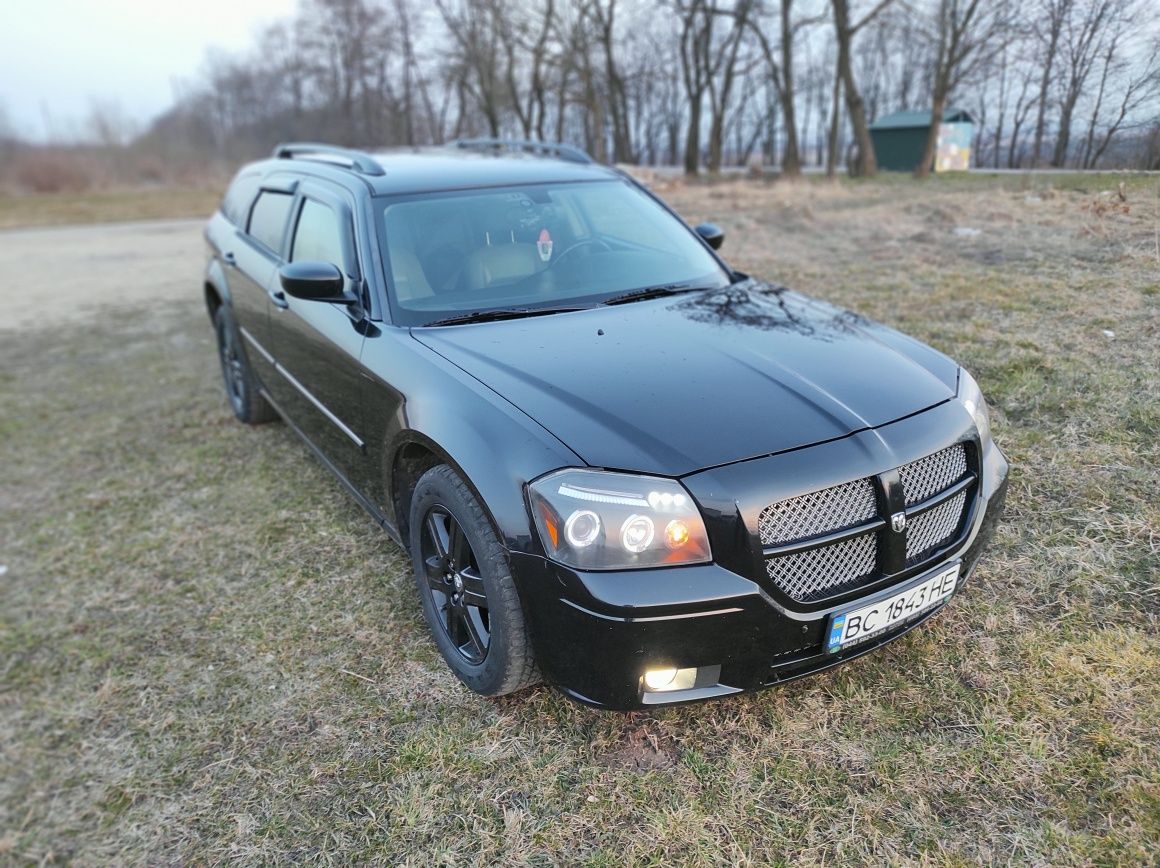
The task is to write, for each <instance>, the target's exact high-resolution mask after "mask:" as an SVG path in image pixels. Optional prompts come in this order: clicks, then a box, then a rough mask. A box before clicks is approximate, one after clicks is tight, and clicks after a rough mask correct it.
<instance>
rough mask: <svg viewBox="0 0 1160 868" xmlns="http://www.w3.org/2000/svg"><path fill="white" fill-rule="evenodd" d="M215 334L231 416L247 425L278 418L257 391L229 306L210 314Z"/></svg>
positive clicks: (254, 378) (220, 307)
mask: <svg viewBox="0 0 1160 868" xmlns="http://www.w3.org/2000/svg"><path fill="white" fill-rule="evenodd" d="M213 327H214V331H215V332H216V333H217V344H218V359H219V360H220V361H221V366H222V381H223V382H224V383H225V387H226V398H227V399H228V400H229V402H230V409H231V410H233V411H234V415H235V416H237V417H238V419H240V420H241V421H243V422H245V423H246V424H248V425H260V424H261V423H263V422H272V421H273V420H274V419H276V418H278V414H277V413H275V412H274V408H273V407H271V406H270V404H269V402H268V401H267V400H266V399H265V398H263V397H262V395H261V393H260V392H259V391H258V383H257V378H256V377H255V376H254V372H253V371H252V370H251V369H250V363H249V361H248V360H247V359H246V353H245V349H244V348H243V347H242V338H241V335H240V334H239V333H238V329H237V326H236V325H235V324H234V320H233V317H232V316H231V315H230V312H229V309H228V308H227V307H226V306H225V305H224V304H223V305H219V306H218V309H217V310H215V311H214V314H213Z"/></svg>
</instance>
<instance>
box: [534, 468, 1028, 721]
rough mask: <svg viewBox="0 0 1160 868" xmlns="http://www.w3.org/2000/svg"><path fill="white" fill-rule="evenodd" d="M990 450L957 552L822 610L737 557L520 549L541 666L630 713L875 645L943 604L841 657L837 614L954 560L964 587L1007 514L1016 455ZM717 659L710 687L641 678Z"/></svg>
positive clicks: (776, 679)
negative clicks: (833, 639) (684, 559)
mask: <svg viewBox="0 0 1160 868" xmlns="http://www.w3.org/2000/svg"><path fill="white" fill-rule="evenodd" d="M924 448H925V447H924ZM986 453H987V454H986V456H985V460H984V467H983V473H982V478H981V480H980V489H979V497H978V501H977V505H976V508H975V510H974V512H973V514H972V516H971V519H970V526H969V528H968V529H967V532H966V533H965V534H964V535H963V536H962V537H961V540H960V542H959V543H958V544H957V545H955V546H954V548H953V549H951V550H948V551H943V552H941V553H940V554H939V555H938V557H937V560H935V561H931V562H926V563H923V564H921V565H918V566H916V567H915V569H913V570H910V571H908V572H907V573H906V574H904V575H901V576H899V577H897V581H894V582H892V583H891V585H890V586H889V587H885V588H882V587H879V588H875V589H874V591H873V593H867V594H866V595H865V596H864V597H857V596H856V594H855V596H854V598H853V599H851V598H848V597H847V598H842V599H840V600H837V601H836V602H834V603H833V604H831V605H828V606H824V607H822V606H817V605H812V606H803V605H794V604H792V603H791V602H788V601H786V600H785V599H781V598H779V597H778V595H777V594H776V593H771V592H770V589H769V588H767V587H764V586H763V585H762V584H761V583H759V582H757V581H754V580H752V579H751V578H748V577H747V576H746V575H743V574H742V572H746V573H748V574H749V575H752V574H753V573H752V570H742V571H738V570H736V569H730V568H729V565H727V564H729V559H728V558H722V557H720V556H718V558H717V561H716V562H714V563H712V564H705V565H698V566H688V567H676V568H671V569H653V570H638V571H626V572H582V571H577V570H573V569H570V568H568V567H565V566H562V565H560V564H557V563H555V562H552V561H549V560H547V559H545V558H543V557H539V556H536V555H530V554H523V553H515V552H513V553H512V555H511V561H512V572H513V576H514V577H515V578H516V581H517V584H518V585H519V587H520V591H521V596H522V598H523V600H524V608H525V613H526V616H527V622H528V626H529V629H530V631H531V635H532V640H533V643H534V645H535V649H536V655H537V660H538V662H539V665H540V668H541V671H542V672H543V674H544V676H545V677H546V678H547V679H548V681H550V682H551V683H553V684H554V685H556V686H557V687H558V688H559V689H560V690H562V691H563V692H564V693H565V694H567V695H568V696H570V697H572V698H573V699H576V700H579V701H580V702H583V703H586V704H588V705H592V706H596V707H600V708H607V709H633V708H640V707H643V706H652V705H665V704H671V703H675V702H688V701H697V700H702V699H709V698H713V697H717V696H725V695H729V694H732V693H738V692H741V691H746V690H755V689H760V688H763V687H770V686H773V685H775V684H780V683H783V682H785V681H790V680H792V679H795V678H800V677H802V676H805V675H810V674H813V673H815V672H821V671H823V670H825V669H829V668H832V667H834V666H836V665H838V664H841V663H844V662H846V661H848V660H851V659H853V658H855V657H858V656H861V655H862V654H865V653H867V652H869V651H872V650H874V649H875V648H877V647H880V646H881V645H883V644H885V643H886V642H889V641H891V640H893V639H895V638H897V637H898V636H901V635H902V634H903V633H905V632H907V631H909V630H911V629H913V628H914V627H916V626H918V625H919V624H921V623H922V622H924V621H926V620H927V619H928V618H930V617H932V616H933V615H934V614H935V613H937V612H938V611H939V610H940V609H941V607H942V605H945V603H943V604H941V605H940V606H939V607H937V608H935V609H933V610H929V611H927V612H922V613H919V614H918V615H916V616H915V617H914V618H912V619H909V620H907V621H904V622H902V623H901V624H899V625H897V626H895V627H894V628H892V629H891V630H890V631H889V632H887V633H885V634H883V635H881V636H880V637H877V638H875V639H874V640H872V641H870V642H868V643H867V644H865V645H859V646H856V647H854V648H852V649H849V650H848V651H844V652H838V653H835V654H829V653H826V651H825V647H824V641H825V638H826V631H827V628H828V625H829V620H830V616H831V615H832V614H833V613H834V612H836V611H848V610H850V609H852V608H855V607H856V606H857V605H859V604H860V603H862V602H866V603H869V602H874V601H876V600H877V599H880V598H884V597H888V596H890V595H891V594H893V593H896V592H897V591H898V590H899V589H901V588H903V587H905V586H907V585H909V584H912V583H914V582H915V580H916V579H917V578H918V577H919V576H922V575H925V574H927V573H929V572H930V571H931V570H934V569H936V568H937V567H938V566H939V565H941V564H946V563H950V562H953V561H955V560H961V562H962V567H961V573H960V579H959V583H958V587H957V588H956V590H955V594H957V593H958V591H959V590H960V589H961V588H962V587H963V585H964V584H965V582H966V581H967V579H968V578H969V577H970V575H971V573H972V572H973V570H974V568H975V566H976V564H977V563H978V560H979V556H980V554H981V552H982V550H983V549H984V548H985V546H986V545H987V543H988V542H989V540H990V538H991V536H992V534H993V533H994V530H995V526H996V525H997V523H998V521H999V519H1000V517H1001V515H1002V512H1003V504H1004V499H1005V497H1006V491H1007V462H1006V460H1005V459H1004V458H1003V456H1002V454H1001V453H1000V452H999V450H998V448H997V447H994V446H993V445H991V446H989V448H988V449H987V450H986ZM715 545H716V543H715ZM723 561H724V563H723ZM952 597H953V595H952ZM714 666H720V675H719V677H718V678H717V679H716V683H713V684H703V683H701V682H698V686H696V687H693V688H689V689H687V690H682V691H674V692H667V693H666V692H660V693H652V692H649V691H647V690H645V688H644V685H643V680H642V676H643V674H644V672H645V671H646V670H647V669H654V668H662V667H670V668H678V669H681V668H686V667H714Z"/></svg>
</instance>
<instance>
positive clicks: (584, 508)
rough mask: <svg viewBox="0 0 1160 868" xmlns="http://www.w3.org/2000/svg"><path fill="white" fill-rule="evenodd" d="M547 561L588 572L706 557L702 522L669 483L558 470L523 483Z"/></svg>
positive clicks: (705, 559)
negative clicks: (548, 559)
mask: <svg viewBox="0 0 1160 868" xmlns="http://www.w3.org/2000/svg"><path fill="white" fill-rule="evenodd" d="M528 496H529V500H530V501H531V506H532V515H533V517H534V518H535V522H536V529H537V530H538V531H539V534H540V540H541V542H542V543H543V544H544V549H545V550H546V551H547V553H548V556H549V557H551V558H552V559H553V560H556V561H559V562H560V563H563V564H567V565H568V566H572V567H577V568H580V569H588V570H618V569H633V568H636V567H659V566H676V565H679V564H700V563H707V562H708V561H710V560H712V553H711V552H710V549H709V537H708V535H707V534H706V532H705V522H704V521H703V520H702V519H701V513H700V512H699V511H698V509H697V507H696V505H695V504H694V503H693V498H692V497H690V496H689V493H688V492H687V491H685V489H684V487H683V486H682V485H681V484H680V483H679V482H677V481H676V480H675V479H663V478H661V477H656V476H636V475H634V474H629V473H611V472H607V471H603V470H560V471H557V472H555V473H550V474H548V475H547V476H544V477H541V478H540V479H538V480H536V481H535V482H533V483H532V484H531V485H529V486H528Z"/></svg>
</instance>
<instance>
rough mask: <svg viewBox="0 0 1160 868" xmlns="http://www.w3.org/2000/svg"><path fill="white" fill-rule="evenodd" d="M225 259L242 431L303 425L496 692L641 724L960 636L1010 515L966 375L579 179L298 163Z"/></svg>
mask: <svg viewBox="0 0 1160 868" xmlns="http://www.w3.org/2000/svg"><path fill="white" fill-rule="evenodd" d="M205 238H206V241H207V242H208V261H207V266H206V271H205V283H204V291H205V299H206V303H207V305H208V307H209V313H210V316H211V317H212V319H213V323H214V326H215V328H216V332H217V338H218V344H219V348H220V355H221V364H222V372H223V375H224V378H225V385H226V391H227V393H228V396H229V401H230V404H231V405H232V408H233V411H234V413H235V414H236V415H237V417H238V418H239V419H241V420H242V421H243V422H248V423H258V422H264V421H267V420H271V419H274V418H275V417H278V416H280V417H281V418H283V419H284V420H285V421H286V422H287V423H288V424H289V425H290V426H291V427H292V428H293V429H294V430H295V431H296V432H298V433H299V434H300V435H301V436H302V439H303V440H305V441H306V443H307V444H308V445H309V446H310V447H311V449H313V451H314V452H315V453H316V455H317V456H318V458H319V459H320V460H321V461H322V462H323V463H324V464H325V465H326V466H327V467H328V468H330V469H331V470H332V471H333V472H334V474H335V476H337V477H338V479H339V480H341V481H342V483H343V484H344V485H345V486H346V487H347V488H348V489H349V490H350V492H351V494H353V495H354V497H355V498H356V499H357V500H358V502H359V503H361V504H362V505H363V506H364V507H365V508H366V510H367V511H368V512H369V513H370V514H371V515H372V516H373V517H374V519H375V520H376V521H377V522H378V523H379V524H380V525H381V526H382V527H383V529H384V530H385V531H386V532H387V533H388V534H389V535H390V536H391V537H392V538H393V539H394V540H395V541H396V542H398V543H399V544H400V545H402V546H403V547H404V548H406V550H407V551H408V552H409V553H410V555H411V558H412V561H413V563H414V576H415V583H416V585H417V588H418V592H419V598H420V600H421V602H422V607H423V612H424V614H425V616H426V619H427V621H428V622H429V624H430V627H431V632H432V634H433V636H434V639H435V642H436V643H437V644H438V646H439V650H440V651H441V652H442V654H443V657H444V658H445V659H446V661H447V663H448V665H449V666H450V668H451V670H452V671H453V672H454V673H455V674H456V675H457V676H458V677H459V678H460V679H462V680H463V682H464V683H465V684H467V685H468V686H469V687H470V688H472V689H473V690H475V691H478V692H479V693H482V694H485V695H489V696H496V695H499V694H504V693H508V692H511V691H514V690H518V689H520V688H522V687H526V686H528V685H530V684H533V683H535V682H536V681H538V680H539V679H540V678H541V677H543V678H544V679H546V680H547V681H548V682H550V683H552V684H553V685H555V686H556V687H558V688H559V689H560V690H562V691H563V692H564V693H566V694H567V695H568V696H571V697H573V698H574V699H577V700H580V701H581V702H585V703H589V704H591V705H595V706H600V707H605V708H617V709H628V708H636V707H640V706H642V705H661V704H666V703H673V702H684V701H689V700H699V699H707V698H710V697H718V696H725V695H727V694H732V693H737V692H739V691H743V690H751V689H756V688H761V687H768V686H771V685H775V684H780V683H782V682H784V681H787V680H789V679H792V678H797V677H800V676H802V675H807V674H809V673H813V672H818V671H821V670H823V669H827V668H829V667H831V666H834V665H837V664H839V663H841V662H843V661H846V660H850V659H851V658H853V657H856V656H858V655H860V654H864V653H866V652H867V651H870V650H872V649H874V648H877V647H878V646H880V645H882V644H883V643H885V642H889V641H890V640H892V639H895V638H897V637H898V636H900V635H901V634H902V633H905V632H906V631H907V630H910V629H911V628H912V627H915V626H916V625H918V624H921V623H922V622H923V621H925V620H926V619H927V618H929V617H931V615H932V614H934V613H935V612H937V611H938V610H939V609H940V608H941V607H942V606H943V605H945V604H946V602H947V601H948V600H949V599H950V597H951V596H952V595H953V594H954V593H956V592H957V591H958V590H959V589H960V588H962V587H963V584H964V583H965V582H966V581H967V579H968V578H969V576H970V574H971V571H972V570H973V569H974V567H975V564H976V562H977V561H978V558H979V554H980V550H981V549H982V547H983V546H984V544H985V541H986V540H987V539H988V537H989V536H990V534H991V532H992V530H993V528H994V526H995V524H996V522H997V520H998V518H999V515H1000V513H1001V512H1002V505H1003V498H1004V494H1005V491H1006V484H1007V462H1006V460H1005V459H1004V457H1003V455H1002V454H1001V453H1000V451H999V449H998V448H997V447H996V445H995V444H994V442H993V441H992V439H991V434H990V429H989V425H988V417H987V407H986V405H985V403H984V402H983V396H982V394H981V393H980V391H979V387H978V385H977V384H976V383H975V381H974V380H973V379H972V378H971V375H970V374H968V373H967V372H966V371H965V370H964V369H963V368H961V367H959V365H957V364H956V363H955V362H953V361H952V360H951V359H949V358H947V357H946V356H944V355H942V354H941V353H939V352H937V351H935V350H933V349H931V348H930V347H928V346H925V345H923V344H921V343H919V342H917V341H915V340H912V339H910V338H908V337H905V336H904V335H901V334H899V333H898V332H896V331H893V330H891V329H889V328H885V327H884V326H881V325H878V324H876V323H873V322H870V321H867V320H866V319H863V318H862V317H859V316H857V315H855V314H851V313H849V312H847V311H844V310H839V309H836V308H834V307H832V306H830V305H828V304H824V303H822V302H819V301H815V300H813V299H810V298H808V297H806V296H803V295H800V294H798V293H795V292H792V291H790V290H787V289H785V288H783V287H780V286H774V285H770V284H767V283H763V282H761V281H758V280H755V279H753V278H751V277H748V276H746V275H744V274H740V273H738V272H737V271H735V270H733V269H732V268H730V267H729V266H728V265H727V264H726V263H725V262H724V261H723V260H722V259H721V258H720V257H719V256H718V254H717V252H716V250H717V248H718V247H720V245H721V241H722V239H723V234H722V233H721V231H720V230H719V229H717V228H716V227H715V226H713V225H711V224H704V225H702V226H698V227H697V228H696V229H690V228H689V227H687V226H686V225H685V224H684V223H683V222H682V221H681V220H680V218H679V217H677V216H676V215H675V214H674V213H673V212H672V211H671V210H670V209H669V208H668V207H666V206H665V204H664V203H663V202H661V201H660V200H659V199H657V197H655V196H654V195H653V194H652V193H650V192H649V191H648V190H647V189H646V188H645V187H643V186H642V185H640V184H638V183H636V182H635V181H633V180H632V179H631V178H629V177H626V176H625V175H624V174H622V173H620V172H618V171H616V170H614V169H612V168H609V167H606V166H602V165H598V164H596V163H594V162H593V161H592V160H590V159H589V158H588V157H587V156H586V155H585V154H583V153H582V152H580V151H576V150H574V149H571V148H568V147H565V146H561V145H547V144H542V143H528V142H506V141H498V140H471V141H465V142H458V143H455V144H454V145H452V146H450V147H446V148H432V149H426V150H418V151H406V152H390V153H376V154H367V153H363V152H359V151H350V150H344V149H340V148H334V147H330V146H327V145H315V144H294V145H284V146H281V147H279V148H278V149H277V150H276V151H275V153H274V155H273V157H272V158H271V159H268V160H265V161H262V162H258V163H255V164H252V165H249V166H246V167H245V168H244V169H242V170H241V172H239V174H238V175H237V177H236V178H235V179H234V181H233V183H232V184H231V186H230V188H229V191H228V193H227V194H226V197H225V200H224V201H223V203H222V206H221V210H220V211H219V212H218V213H217V214H215V215H214V216H213V218H212V219H211V220H210V221H209V224H208V226H207V227H206V230H205Z"/></svg>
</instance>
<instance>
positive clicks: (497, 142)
mask: <svg viewBox="0 0 1160 868" xmlns="http://www.w3.org/2000/svg"><path fill="white" fill-rule="evenodd" d="M451 147H453V148H463V149H464V150H475V151H492V150H495V151H498V150H502V149H504V148H508V149H510V150H513V151H528V152H530V153H533V154H543V155H545V156H550V157H558V158H560V159H561V160H567V161H568V162H570V163H593V162H595V160H593V159H592V158H591V157H590V156H588V154H587V153H586V152H584V151H583V150H581V149H580V148H575V147H573V146H572V145H563V144H560V143H559V142H533V141H530V140H528V139H491V138H478V139H456V140H455V141H453V142H451Z"/></svg>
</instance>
